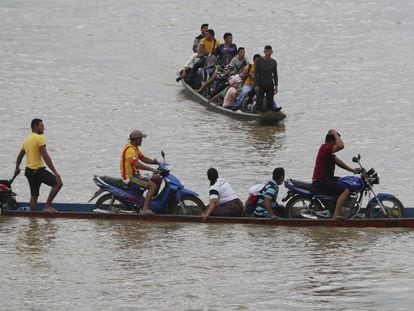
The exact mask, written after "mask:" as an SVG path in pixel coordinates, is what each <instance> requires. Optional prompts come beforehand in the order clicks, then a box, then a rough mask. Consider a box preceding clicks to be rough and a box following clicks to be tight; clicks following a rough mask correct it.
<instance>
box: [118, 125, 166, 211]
mask: <svg viewBox="0 0 414 311" xmlns="http://www.w3.org/2000/svg"><path fill="white" fill-rule="evenodd" d="M144 137H147V135H146V134H144V133H142V132H141V131H139V130H134V131H132V132H131V134H129V143H128V144H126V145H125V146H124V148H123V149H122V154H121V178H122V179H123V180H124V181H125V182H126V183H127V184H128V185H130V186H132V187H135V188H138V189H143V190H144V189H148V192H147V194H146V196H145V201H144V207H143V209H142V213H143V214H153V212H152V210H151V199H152V197H153V196H154V195H155V194H156V193H157V190H158V187H159V184H160V183H161V177H160V176H159V175H158V174H157V172H158V171H157V169H155V168H152V167H150V166H148V165H145V164H144V163H146V164H158V161H157V159H150V158H148V157H146V156H144V154H143V153H142V152H141V150H140V149H139V147H140V146H141V144H142V138H144ZM140 169H141V170H145V171H151V172H153V173H154V175H153V176H152V178H151V179H148V178H146V177H145V176H143V175H141V174H140V173H139V170H140Z"/></svg>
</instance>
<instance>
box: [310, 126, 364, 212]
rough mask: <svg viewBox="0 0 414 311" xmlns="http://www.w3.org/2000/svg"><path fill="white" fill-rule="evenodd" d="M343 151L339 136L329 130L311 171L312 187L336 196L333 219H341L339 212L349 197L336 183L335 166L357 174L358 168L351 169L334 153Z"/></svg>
mask: <svg viewBox="0 0 414 311" xmlns="http://www.w3.org/2000/svg"><path fill="white" fill-rule="evenodd" d="M342 149H344V142H343V140H342V138H341V135H339V133H338V132H337V131H336V130H334V129H331V130H329V131H328V134H326V136H325V143H324V144H322V145H321V146H320V148H319V151H318V154H317V156H316V162H315V168H314V170H313V177H312V181H313V182H312V185H313V186H314V187H315V188H316V189H318V190H319V191H321V192H322V193H326V194H329V195H333V196H337V197H338V198H337V200H336V205H335V212H334V214H333V215H332V218H333V219H342V217H341V210H342V206H343V205H344V204H345V202H346V200H347V199H348V197H349V190H348V189H347V188H346V187H345V186H342V185H340V184H338V183H337V181H338V179H339V178H338V177H335V176H334V173H335V165H338V166H339V167H340V168H343V169H344V170H347V171H349V172H352V173H354V174H358V173H359V172H360V168H352V167H350V166H348V165H347V164H346V163H345V162H343V161H342V160H341V159H339V158H338V157H337V156H336V155H335V153H337V152H338V151H341V150H342Z"/></svg>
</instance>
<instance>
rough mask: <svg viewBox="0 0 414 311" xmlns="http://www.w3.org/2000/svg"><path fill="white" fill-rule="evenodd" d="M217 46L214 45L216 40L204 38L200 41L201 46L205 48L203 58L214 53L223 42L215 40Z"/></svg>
mask: <svg viewBox="0 0 414 311" xmlns="http://www.w3.org/2000/svg"><path fill="white" fill-rule="evenodd" d="M215 41H216V44H215V45H214V40H211V41H209V40H206V38H203V39H201V40H200V44H201V45H202V46H203V47H204V49H203V56H206V55H208V54H210V53H214V51H215V50H216V48H217V47H218V46H219V45H221V42H220V41H219V40H215Z"/></svg>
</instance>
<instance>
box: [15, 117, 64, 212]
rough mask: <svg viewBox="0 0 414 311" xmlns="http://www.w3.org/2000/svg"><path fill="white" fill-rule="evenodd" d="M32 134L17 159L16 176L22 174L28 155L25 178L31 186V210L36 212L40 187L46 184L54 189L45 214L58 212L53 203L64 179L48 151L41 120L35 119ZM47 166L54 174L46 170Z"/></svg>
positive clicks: (24, 142)
mask: <svg viewBox="0 0 414 311" xmlns="http://www.w3.org/2000/svg"><path fill="white" fill-rule="evenodd" d="M31 128H32V133H30V134H29V135H28V136H27V137H26V139H25V140H24V141H23V145H22V149H21V150H20V152H19V154H18V156H17V159H16V170H15V174H16V175H17V174H19V173H20V171H21V170H20V168H19V167H20V163H21V162H22V160H23V157H24V156H25V155H26V170H25V176H26V177H27V180H28V181H29V186H30V193H31V197H30V209H31V210H32V211H34V210H36V205H37V200H38V198H39V190H40V185H41V184H42V183H43V184H46V185H48V186H50V187H52V189H51V190H50V193H49V196H48V198H47V200H46V203H45V205H44V208H43V210H44V211H45V212H56V210H55V209H54V208H53V207H52V201H53V199H54V198H55V197H56V195H57V194H58V192H59V191H60V189H61V188H62V186H63V183H62V179H61V177H60V175H59V174H58V172H57V171H56V169H55V167H54V165H53V162H52V159H51V158H50V156H49V154H48V152H47V150H46V139H45V137H44V136H43V132H44V130H45V126H44V124H43V121H42V120H40V119H33V120H32V123H31ZM45 163H46V165H47V166H48V167H49V168H50V170H51V171H52V172H53V174H52V173H51V172H49V171H48V170H46V167H45Z"/></svg>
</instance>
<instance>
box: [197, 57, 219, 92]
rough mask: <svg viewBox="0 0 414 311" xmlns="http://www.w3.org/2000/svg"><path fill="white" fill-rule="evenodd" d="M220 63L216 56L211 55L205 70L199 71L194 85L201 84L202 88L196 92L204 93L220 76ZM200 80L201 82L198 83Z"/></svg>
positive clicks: (207, 59) (205, 64)
mask: <svg viewBox="0 0 414 311" xmlns="http://www.w3.org/2000/svg"><path fill="white" fill-rule="evenodd" d="M218 69H219V66H218V63H217V56H216V55H209V56H207V58H206V62H205V63H204V67H203V70H201V69H199V70H198V72H197V76H196V81H194V85H198V84H201V86H200V88H199V89H197V90H196V92H199V93H201V92H203V91H204V90H205V89H206V88H207V87H208V86H209V85H210V84H211V83H212V82H213V81H214V80H215V79H216V78H217V75H218ZM198 80H200V82H198Z"/></svg>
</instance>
